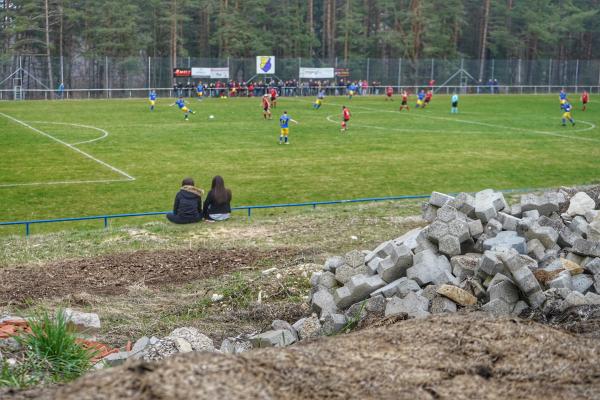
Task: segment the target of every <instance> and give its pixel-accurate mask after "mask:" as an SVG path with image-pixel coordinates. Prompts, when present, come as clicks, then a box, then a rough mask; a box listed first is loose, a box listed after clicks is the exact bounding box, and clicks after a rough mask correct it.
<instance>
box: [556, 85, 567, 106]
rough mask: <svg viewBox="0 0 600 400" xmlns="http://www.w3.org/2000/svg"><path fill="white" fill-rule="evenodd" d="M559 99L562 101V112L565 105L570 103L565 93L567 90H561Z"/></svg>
mask: <svg viewBox="0 0 600 400" xmlns="http://www.w3.org/2000/svg"><path fill="white" fill-rule="evenodd" d="M558 99H559V101H560V108H561V110H562V108H563V105H564V104H565V103H566V102H567V101H568V100H567V92H565V89H560V93H559V94H558Z"/></svg>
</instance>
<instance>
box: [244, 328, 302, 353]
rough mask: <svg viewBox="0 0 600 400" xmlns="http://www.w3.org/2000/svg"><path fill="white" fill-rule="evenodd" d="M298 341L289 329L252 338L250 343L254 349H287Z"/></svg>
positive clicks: (264, 333)
mask: <svg viewBox="0 0 600 400" xmlns="http://www.w3.org/2000/svg"><path fill="white" fill-rule="evenodd" d="M295 341H296V339H295V338H294V336H293V335H292V333H291V332H290V331H289V330H287V329H279V330H276V331H275V330H274V331H267V332H263V333H259V334H258V335H254V336H251V337H250V343H252V346H253V347H256V348H263V347H286V346H289V345H291V344H292V343H294V342H295Z"/></svg>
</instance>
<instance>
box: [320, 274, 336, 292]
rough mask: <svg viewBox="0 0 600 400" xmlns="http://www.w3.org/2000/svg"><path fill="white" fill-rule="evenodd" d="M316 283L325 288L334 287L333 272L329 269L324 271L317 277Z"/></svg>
mask: <svg viewBox="0 0 600 400" xmlns="http://www.w3.org/2000/svg"><path fill="white" fill-rule="evenodd" d="M317 285H318V286H321V287H323V288H326V289H334V288H335V287H336V286H337V281H336V279H335V274H333V272H330V271H324V272H323V273H321V274H320V275H319V276H318V277H317Z"/></svg>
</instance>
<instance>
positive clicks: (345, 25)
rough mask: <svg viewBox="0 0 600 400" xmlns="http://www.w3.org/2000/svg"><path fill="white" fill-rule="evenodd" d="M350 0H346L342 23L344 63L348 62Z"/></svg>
mask: <svg viewBox="0 0 600 400" xmlns="http://www.w3.org/2000/svg"><path fill="white" fill-rule="evenodd" d="M350 1H351V0H346V15H345V18H346V23H345V24H344V29H345V32H344V63H345V64H347V63H348V52H349V36H350Z"/></svg>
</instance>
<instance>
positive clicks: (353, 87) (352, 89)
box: [348, 82, 356, 100]
mask: <svg viewBox="0 0 600 400" xmlns="http://www.w3.org/2000/svg"><path fill="white" fill-rule="evenodd" d="M354 93H356V84H355V83H354V82H352V83H351V84H349V85H348V99H349V100H352V96H354Z"/></svg>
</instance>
